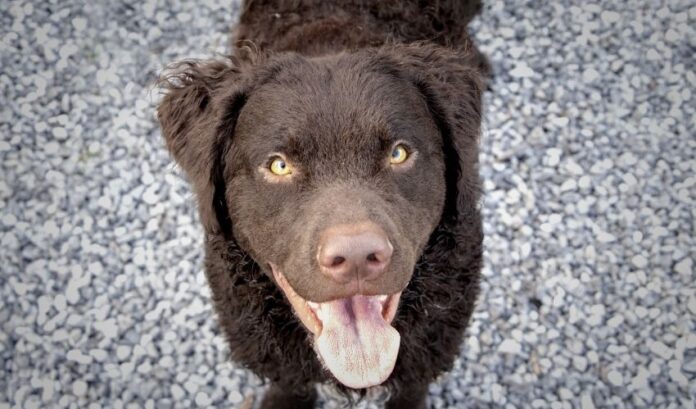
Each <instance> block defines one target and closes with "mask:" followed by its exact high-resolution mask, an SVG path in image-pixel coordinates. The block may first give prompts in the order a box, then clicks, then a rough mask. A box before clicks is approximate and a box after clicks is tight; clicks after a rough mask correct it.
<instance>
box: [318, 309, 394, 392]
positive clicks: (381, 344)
mask: <svg viewBox="0 0 696 409" xmlns="http://www.w3.org/2000/svg"><path fill="white" fill-rule="evenodd" d="M315 312H316V314H317V317H318V318H319V319H320V320H321V322H322V330H321V334H320V335H319V337H318V338H317V341H316V345H317V349H318V351H319V354H320V355H321V357H322V359H323V360H324V364H325V365H326V367H327V368H328V369H329V370H330V371H331V373H332V374H333V375H334V376H335V377H336V379H338V380H339V381H340V382H341V383H342V384H344V385H346V386H348V387H350V388H356V389H358V388H367V387H369V386H374V385H379V384H381V383H382V382H384V381H385V380H386V379H387V377H389V375H390V374H391V372H392V370H393V369H394V364H395V363H396V356H397V354H398V352H399V343H400V341H401V337H400V336H399V332H398V331H397V330H395V329H394V327H392V326H391V325H389V324H388V323H387V322H386V321H385V320H384V318H382V304H381V303H380V302H379V300H378V299H377V297H368V296H363V295H355V296H353V297H350V298H343V299H340V300H336V301H330V302H326V303H322V304H320V307H319V308H318V309H317V310H316V311H315Z"/></svg>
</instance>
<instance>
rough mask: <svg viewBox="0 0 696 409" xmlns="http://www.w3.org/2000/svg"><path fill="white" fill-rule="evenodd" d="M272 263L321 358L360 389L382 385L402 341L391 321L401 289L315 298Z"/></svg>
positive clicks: (343, 379)
mask: <svg viewBox="0 0 696 409" xmlns="http://www.w3.org/2000/svg"><path fill="white" fill-rule="evenodd" d="M271 269H272V270H273V276H274V277H275V280H276V282H277V283H278V286H279V287H280V288H281V290H282V291H283V293H285V296H286V297H287V298H288V300H289V301H290V304H291V305H292V307H293V310H294V311H295V314H296V315H297V317H298V318H299V319H300V321H302V323H303V324H304V326H305V327H307V329H308V330H309V331H310V332H311V333H312V335H313V336H314V345H315V349H316V351H317V352H318V354H319V356H320V357H321V360H322V362H323V363H324V365H325V366H326V368H327V369H328V370H329V371H330V372H331V373H332V374H333V376H334V377H336V379H337V380H338V381H339V382H341V383H342V384H344V385H345V386H348V387H349V388H355V389H359V388H367V387H370V386H375V385H379V384H381V383H382V382H384V381H385V380H386V379H387V378H388V377H389V375H390V374H391V373H392V371H393V369H394V364H395V363H396V356H397V355H398V352H399V344H400V342H401V336H400V335H399V332H398V331H397V330H396V329H394V327H392V326H391V322H392V320H393V319H394V317H395V316H396V310H397V308H398V306H399V298H400V296H401V292H398V293H395V294H389V295H374V296H367V295H361V294H356V295H353V296H351V297H346V298H340V299H336V300H332V301H326V302H321V303H317V302H312V301H308V300H305V299H304V298H302V296H300V295H299V294H297V293H296V292H295V290H294V289H293V288H292V286H291V285H290V283H289V282H288V280H287V279H286V278H285V276H284V275H283V273H282V272H281V271H280V270H278V269H277V268H276V266H274V265H273V264H271Z"/></svg>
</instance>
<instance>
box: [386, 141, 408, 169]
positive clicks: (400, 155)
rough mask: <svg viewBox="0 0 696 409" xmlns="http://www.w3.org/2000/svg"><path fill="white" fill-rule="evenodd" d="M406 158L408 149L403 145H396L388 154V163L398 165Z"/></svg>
mask: <svg viewBox="0 0 696 409" xmlns="http://www.w3.org/2000/svg"><path fill="white" fill-rule="evenodd" d="M406 159H408V151H407V150H406V147H405V146H404V145H401V144H399V145H396V146H395V147H394V149H392V151H391V155H389V163H391V164H392V165H399V164H401V163H404V162H405V161H406Z"/></svg>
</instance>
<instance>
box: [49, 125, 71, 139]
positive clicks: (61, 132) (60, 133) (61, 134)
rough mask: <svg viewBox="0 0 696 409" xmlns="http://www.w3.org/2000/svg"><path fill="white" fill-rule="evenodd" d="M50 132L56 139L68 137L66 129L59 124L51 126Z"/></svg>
mask: <svg viewBox="0 0 696 409" xmlns="http://www.w3.org/2000/svg"><path fill="white" fill-rule="evenodd" d="M51 132H52V133H53V137H54V138H56V139H60V140H64V139H65V138H67V137H68V131H66V130H65V128H63V127H61V126H57V127H55V128H53V130H52V131H51Z"/></svg>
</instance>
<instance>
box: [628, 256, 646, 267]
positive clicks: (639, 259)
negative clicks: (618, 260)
mask: <svg viewBox="0 0 696 409" xmlns="http://www.w3.org/2000/svg"><path fill="white" fill-rule="evenodd" d="M631 263H633V265H634V266H635V267H636V268H640V269H643V268H645V267H647V266H648V259H647V258H645V256H643V255H642V254H637V255H635V256H633V257H632V258H631Z"/></svg>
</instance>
